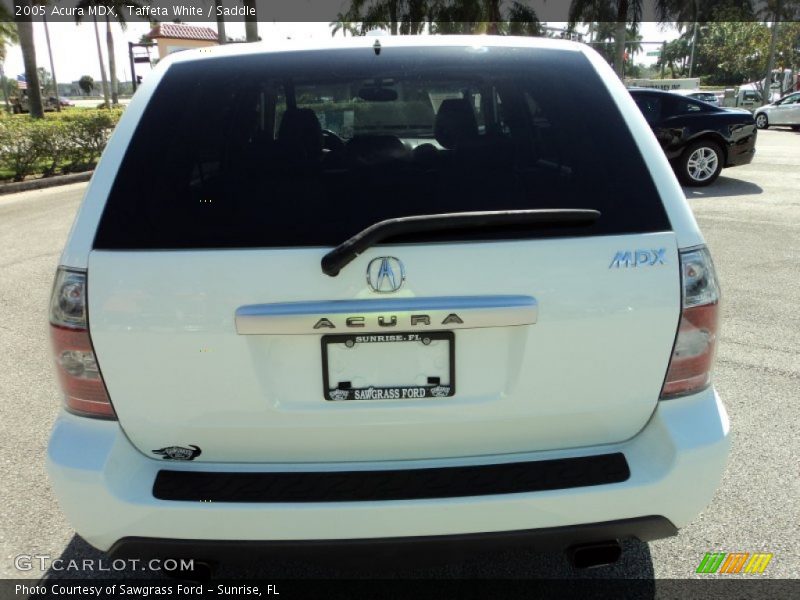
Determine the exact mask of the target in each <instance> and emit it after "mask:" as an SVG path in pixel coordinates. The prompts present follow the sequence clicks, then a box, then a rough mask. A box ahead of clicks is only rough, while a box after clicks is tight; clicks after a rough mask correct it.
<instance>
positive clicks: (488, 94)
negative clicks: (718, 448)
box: [88, 47, 680, 463]
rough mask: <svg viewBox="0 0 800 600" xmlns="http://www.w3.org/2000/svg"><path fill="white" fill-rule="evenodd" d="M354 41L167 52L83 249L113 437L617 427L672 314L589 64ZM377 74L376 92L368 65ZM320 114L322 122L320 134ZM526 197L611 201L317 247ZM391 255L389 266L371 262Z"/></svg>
mask: <svg viewBox="0 0 800 600" xmlns="http://www.w3.org/2000/svg"><path fill="white" fill-rule="evenodd" d="M366 50H367V52H362V49H355V50H353V49H350V50H346V51H345V50H342V51H326V52H324V53H321V52H316V53H315V52H304V53H296V54H292V53H285V54H281V55H280V56H279V57H278V58H279V59H278V58H275V59H274V60H269V61H266V62H265V60H264V57H263V56H261V55H257V54H254V55H252V56H250V55H248V56H241V57H235V60H233V61H232V60H231V59H230V58H224V57H223V58H214V59H209V60H199V61H184V62H179V63H177V64H175V65H173V66H172V67H170V69H169V70H168V71H167V73H166V75H165V76H164V79H163V80H162V81H161V82H160V83H159V86H158V89H157V90H156V92H155V94H154V96H153V98H152V100H151V101H150V104H149V106H148V108H147V110H146V111H145V113H144V116H143V117H142V120H141V123H140V124H139V126H138V128H137V130H136V132H135V134H134V136H133V139H132V141H131V144H130V148H129V150H128V152H127V154H126V156H125V158H124V160H123V163H122V166H121V168H120V170H119V173H118V175H117V177H116V180H115V183H114V186H113V189H112V190H111V193H110V195H109V198H108V201H107V205H106V209H105V213H104V215H103V217H102V220H101V223H100V227H99V229H98V232H97V237H96V239H95V244H94V250H93V251H92V252H91V254H90V256H89V261H88V270H89V273H88V301H89V324H90V332H91V338H92V342H93V344H94V347H95V350H96V354H97V359H98V363H99V365H100V369H101V371H102V375H103V378H104V380H105V382H106V385H107V388H108V392H109V395H110V397H111V401H112V403H113V405H114V409H115V411H116V413H117V415H118V417H119V420H120V424H121V426H122V427H123V428H124V430H125V432H126V433H127V435H128V437H129V438H130V440H131V441H132V442H133V443H134V444H135V445H136V446H137V448H139V449H140V450H141V451H142V452H144V453H145V454H147V455H150V456H157V455H158V454H153V452H154V451H158V450H162V449H164V448H168V447H170V446H181V447H187V448H188V447H192V446H195V447H197V448H199V449H200V451H201V453H200V454H199V455H198V456H197V460H198V461H231V462H233V461H235V462H255V463H265V462H303V461H356V460H382V459H386V460H389V459H411V458H430V457H454V456H467V455H487V454H497V453H510V452H523V451H533V450H545V449H559V448H569V447H577V446H587V445H596V444H605V443H613V442H618V441H621V440H625V439H627V438H629V437H631V436H633V435H634V434H636V432H637V431H639V430H640V429H641V428H642V427H643V426H644V424H645V423H646V422H647V420H648V419H649V417H650V415H651V414H652V412H653V410H654V407H655V405H656V402H657V401H658V397H659V391H660V388H661V385H662V382H663V380H664V376H665V373H666V369H667V366H668V361H669V358H670V353H671V349H672V343H673V340H674V337H675V332H676V328H677V324H678V318H679V314H680V275H679V268H678V259H677V243H676V238H675V235H674V233H673V232H672V231H671V227H670V224H669V221H668V219H667V217H666V214H665V212H664V208H663V206H662V205H661V201H660V199H659V195H658V192H657V190H656V189H655V186H654V184H653V181H652V179H651V177H650V174H649V172H648V170H647V167H646V165H645V163H644V161H643V160H642V157H641V155H640V153H639V151H638V148H637V146H636V144H635V143H634V141H633V139H632V137H631V135H630V133H629V132H628V130H627V126H626V124H625V122H624V121H623V120H622V118H621V116H620V114H619V110H618V108H617V107H616V105H615V104H614V102H613V101H612V99H611V98H610V96H609V95H608V94H607V92H606V91H605V87H604V84H603V83H602V82H601V81H600V79H599V77H598V75H597V73H596V72H595V71H594V70H593V68H592V67H591V66H590V65H589V63H588V61H587V60H586V59H585V57H583V56H582V55H581V54H580V53H579V52H576V51H574V50H570V51H568V52H566V51H553V50H542V49H538V50H532V49H518V48H488V49H482V51H481V52H480V53H477V52H476V51H475V49H474V48H455V47H454V48H450V47H437V48H424V49H420V48H394V49H392V52H388V51H387V52H385V53H382V54H381V55H380V59H379V60H377V61H376V58H375V54H374V52H372V50H371V48H367V49H366ZM331 61H333V62H334V63H335V64H336V65H337V69H336V72H335V73H334V74H331V72H330V69H329V68H328V67H327V66H326V65H330V64H332V63H331ZM521 61H522V62H521ZM520 65H522V67H524V69H522V70H520V69H521V68H522V67H521V66H520ZM376 69H377V71H376ZM332 79H335V81H334V83H331V81H332ZM364 81H366V82H367V84H364V83H363V82H364ZM375 81H380V82H381V83H380V85H381V86H389V87H392V88H393V89H395V92H392V93H386V91H385V90H384V91H382V92H381V93H380V94H378V93H376V92H375V91H374V90H372V91H370V92H369V93H368V94H367V93H364V92H362V91H361V87H360V86H363V85H373V86H374V85H376V84H375V83H374V82H375ZM359 96H361V97H364V98H368V99H369V98H378V99H380V101H381V102H384V101H385V102H395V103H398V104H396V105H389V104H387V106H390V107H394V108H392V110H384V108H385V107H384V106H381V109H382V110H381V111H377V112H376V111H373V112H371V113H370V111H369V110H367V109H368V108H369V106H367V105H369V100H359ZM353 98H356V100H357V101H356V100H353ZM589 98H591V106H592V111H591V114H589V113H587V111H586V110H585V107H586V105H587V99H589ZM404 103H405V104H404ZM465 107H466V108H465ZM470 107H471V108H472V110H473V111H474V117H475V120H474V121H473V120H472V117H470ZM426 111H427V112H426ZM465 111H466V112H465ZM434 113H436V114H435V115H434ZM365 114H371V115H372V116H371V117H370V119H366V120H364V119H362V117H364V115H365ZM283 115H286V116H283ZM376 115H377V116H380V115H384V116H381V117H380V119H378V118H377V116H376ZM385 115H388V116H385ZM376 119H377V120H376ZM381 119H389V121H385V122H384V121H381ZM391 119H396V121H391ZM404 119H405V120H404ZM426 119H428V120H427V121H426ZM315 123H318V124H317V125H315ZM320 124H321V125H322V126H325V125H327V127H328V128H329V129H330V128H333V130H334V131H333V132H332V134H333V137H339V138H340V139H339V142H336V141H335V140H333V137H332V136H331V133H328V134H326V139H327V143H326V148H325V151H324V153H323V151H322V149H321V147H320V146H319V144H320V140H319V133H318V131H319V130H318V129H316V128H317V127H319V126H320ZM359 128H361V129H359ZM382 128H383V129H382ZM155 148H161V150H163V152H164V156H169V157H170V160H163V159H159V158H158V156H154V149H155ZM412 148H413V149H412ZM528 208H588V209H595V210H598V211H600V212H601V213H602V216H601V217H600V218H599V219H598V220H597V222H596V223H595V224H593V225H591V226H588V227H582V228H579V227H573V228H562V229H558V230H547V229H544V230H542V229H538V230H528V229H526V228H525V227H518V228H516V229H514V228H512V229H505V228H503V229H485V230H479V231H470V232H463V231H462V232H429V233H427V234H424V235H417V236H411V237H408V236H407V237H406V238H403V239H394V240H391V241H390V242H391V243H387V244H386V245H381V246H375V247H372V248H369V249H368V250H366V251H365V252H364V253H363V254H362V255H361V256H359V257H358V258H357V259H356V260H354V261H353V262H352V263H351V264H349V265H348V266H346V267H345V268H344V269H343V270H342V271H341V273H340V274H339V275H338V276H336V277H329V276H328V275H325V274H323V272H322V270H321V268H320V261H321V259H322V257H323V256H324V255H325V253H326V252H328V251H329V250H330V248H331V247H333V246H335V245H336V244H338V243H340V242H342V241H344V240H345V239H347V238H348V237H350V236H352V235H353V234H355V233H357V232H358V231H360V230H362V229H363V228H365V227H367V226H369V225H371V224H373V223H375V222H377V221H380V220H382V219H386V218H391V217H397V216H406V215H418V214H430V213H447V212H458V211H475V210H515V209H528ZM384 258H387V260H386V261H384V260H383V259H384ZM375 259H379V260H377V261H376V260H375ZM384 262H385V263H386V265H387V268H388V269H390V270H391V271H392V272H391V274H390V275H391V276H393V277H394V279H391V278H390V281H389V288H390V289H391V288H397V289H396V290H395V291H393V292H391V293H386V292H390V289H379V290H378V291H377V292H376V291H375V289H373V288H375V287H378V288H381V287H382V285H383V286H385V285H386V284H387V282H386V281H384V282H383V283H382V284H379V285H377V286H376V285H375V284H376V281H375V280H374V278H375V277H377V276H378V275H379V273H377V272H376V267H375V265H378V266H380V265H382V264H383V263H384ZM401 263H402V265H403V268H404V272H405V280H404V281H403V280H402V277H401V274H400V272H399V269H400V264H401ZM370 265H372V266H370ZM384 275H387V276H388V275H389V274H388V273H384ZM367 279H371V281H370V282H368V281H367ZM370 284H371V285H370ZM387 299H390V300H391V302H387ZM287 303H292V304H289V305H287ZM296 303H301V304H296ZM237 314H238V318H237ZM343 317H344V318H343ZM413 317H416V318H413ZM348 318H349V319H350V320H349V321H348ZM370 334H372V335H374V336H384V337H382V338H381V337H377V338H374V339H373V338H371V337H370ZM406 334H408V335H406ZM331 335H350V336H359V338H358V339H356V337H352V338H347V337H345V338H330V337H326V336H331ZM419 335H422V336H423V338H422V339H420V338H416V337H409V336H419ZM425 336H427V341H428V342H430V343H427V342H426V341H425ZM328 342H330V343H328ZM346 342H352V343H351V344H350V345H349V346H348V344H347V343H346ZM414 390H417V391H416V392H415V391H414Z"/></svg>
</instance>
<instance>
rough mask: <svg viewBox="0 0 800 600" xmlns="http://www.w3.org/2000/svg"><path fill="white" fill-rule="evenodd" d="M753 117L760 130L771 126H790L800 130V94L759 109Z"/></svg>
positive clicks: (795, 93)
mask: <svg viewBox="0 0 800 600" xmlns="http://www.w3.org/2000/svg"><path fill="white" fill-rule="evenodd" d="M753 117H754V118H755V120H756V126H757V127H758V128H759V129H766V128H767V127H769V126H770V125H788V126H791V127H792V129H800V92H794V93H792V94H788V95H787V96H784V97H783V98H781V99H780V100H776V101H775V102H773V103H772V104H767V105H766V106H762V107H761V108H757V109H756V110H755V112H754V113H753Z"/></svg>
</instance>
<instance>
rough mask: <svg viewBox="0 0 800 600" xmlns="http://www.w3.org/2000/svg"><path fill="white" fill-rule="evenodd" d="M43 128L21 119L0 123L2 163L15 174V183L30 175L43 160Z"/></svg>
mask: <svg viewBox="0 0 800 600" xmlns="http://www.w3.org/2000/svg"><path fill="white" fill-rule="evenodd" d="M40 143H41V128H40V127H38V123H36V124H34V123H33V122H25V121H22V120H21V119H3V120H2V121H0V163H2V166H3V167H5V168H6V169H9V170H11V172H12V173H13V174H14V181H22V180H23V179H25V176H26V175H30V174H31V173H32V172H33V170H34V168H35V167H36V164H37V162H39V159H40V158H41V152H42V149H41V145H40Z"/></svg>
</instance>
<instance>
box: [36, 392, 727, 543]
mask: <svg viewBox="0 0 800 600" xmlns="http://www.w3.org/2000/svg"><path fill="white" fill-rule="evenodd" d="M729 444H730V438H729V427H728V417H727V414H726V413H725V409H724V407H723V406H722V403H721V402H720V400H719V398H717V396H716V394H715V393H714V391H713V390H712V389H708V390H706V391H705V392H702V393H701V394H697V395H694V396H688V397H685V398H679V399H676V400H670V401H669V402H662V403H660V404H659V406H658V409H657V410H656V411H655V413H654V414H653V418H652V419H651V420H650V421H649V422H648V424H647V427H646V428H645V429H644V430H642V431H641V432H640V433H639V434H638V435H637V436H635V437H634V438H632V439H631V440H628V441H627V442H625V443H621V444H614V445H610V446H602V447H593V448H585V449H582V450H581V451H575V450H562V451H556V452H540V453H529V454H515V455H503V456H470V457H465V458H460V459H450V460H447V459H439V460H428V461H404V462H389V463H385V462H374V461H372V462H364V463H346V464H341V463H339V464H330V463H325V464H303V465H297V464H294V463H292V464H275V465H269V466H265V465H252V464H214V465H209V464H202V463H197V462H194V463H183V464H176V463H170V468H177V469H182V470H189V471H191V470H202V471H208V470H214V471H220V472H242V471H264V470H269V471H289V470H291V471H297V470H307V471H318V470H319V469H327V470H348V471H350V470H355V469H361V470H375V469H398V468H408V469H413V468H426V467H445V466H455V465H467V464H468V465H475V464H500V463H507V462H518V461H526V460H544V459H550V458H563V457H570V456H590V455H593V454H601V453H605V452H617V451H619V452H623V453H624V454H625V456H626V458H627V460H628V463H629V465H630V470H631V477H630V479H628V480H627V481H625V482H622V483H616V484H610V485H598V486H593V487H587V488H572V489H568V490H553V491H546V492H536V493H521V494H506V495H495V496H475V497H467V498H445V499H436V500H413V501H388V502H387V501H384V502H335V503H298V504H294V503H279V504H263V503H252V504H241V503H236V504H226V503H200V502H173V501H164V500H156V499H155V498H153V496H152V494H151V490H152V487H153V481H154V480H155V477H156V473H157V472H158V470H159V469H161V468H163V466H164V465H163V461H156V460H152V459H150V458H147V457H145V456H143V455H142V454H141V453H139V452H138V451H137V450H136V449H135V448H134V447H133V446H132V445H131V443H130V442H129V441H128V439H127V438H126V436H125V435H124V433H123V432H122V430H121V429H120V428H119V425H118V424H117V423H116V422H113V421H112V422H109V421H95V420H91V419H84V418H81V417H75V416H73V415H70V414H67V413H62V414H61V416H60V417H59V418H58V420H57V421H56V424H55V428H54V430H53V436H52V438H51V440H50V446H49V448H48V454H47V467H48V472H49V474H50V481H51V483H52V486H53V488H54V490H55V492H56V494H57V495H58V498H59V500H60V501H61V506H62V508H63V510H64V512H65V513H66V514H67V517H68V518H69V520H70V522H71V523H72V525H73V526H74V527H75V528H76V529H77V530H78V531H79V532H80V534H81V536H83V538H84V539H86V540H87V541H88V542H89V543H90V544H92V545H93V546H95V547H97V548H100V549H101V550H108V549H109V548H110V547H111V546H112V545H113V544H114V542H116V541H117V540H119V539H121V538H123V537H126V536H142V537H154V538H180V539H196V540H215V539H219V540H320V539H323V540H324V539H328V540H337V539H364V538H367V539H368V538H386V537H404V536H424V535H446V534H458V533H477V532H488V531H513V530H519V529H535V528H545V527H558V526H566V525H576V524H581V523H597V522H603V521H610V520H615V519H625V518H631V517H639V516H646V515H663V516H664V517H666V518H667V519H669V520H670V521H672V523H673V524H675V525H676V526H678V527H683V526H685V525H688V524H689V523H690V522H691V520H692V519H693V518H694V517H695V515H697V513H698V512H700V511H701V510H702V509H703V508H704V507H705V506H706V505H707V504H708V503H709V502H710V501H711V498H712V496H713V494H714V491H715V489H716V487H717V486H718V485H719V481H720V478H721V476H722V472H723V470H724V467H725V462H726V459H727V455H728V448H729Z"/></svg>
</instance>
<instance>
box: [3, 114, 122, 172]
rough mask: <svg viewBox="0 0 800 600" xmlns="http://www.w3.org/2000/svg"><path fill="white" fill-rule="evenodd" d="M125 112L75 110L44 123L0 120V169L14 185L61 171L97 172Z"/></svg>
mask: <svg viewBox="0 0 800 600" xmlns="http://www.w3.org/2000/svg"><path fill="white" fill-rule="evenodd" d="M121 115H122V111H121V110H73V111H63V112H61V113H48V114H47V116H46V117H45V118H44V119H31V118H30V117H29V116H28V115H16V116H10V117H7V118H3V119H0V169H4V170H6V171H10V172H12V173H13V178H14V181H22V180H23V179H24V178H25V177H26V176H27V175H31V174H33V173H41V174H42V175H43V176H45V177H48V176H50V175H54V174H55V173H56V171H57V170H60V171H61V172H62V173H74V172H79V171H86V170H89V169H92V168H94V166H95V164H97V161H98V159H99V158H100V155H101V154H102V153H103V149H104V148H105V147H106V144H107V143H108V138H109V136H110V135H111V131H112V130H113V129H114V127H115V126H116V124H117V122H118V121H119V118H120V116H121Z"/></svg>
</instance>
